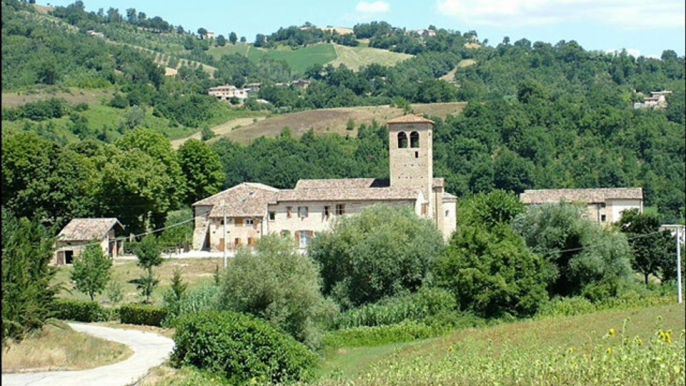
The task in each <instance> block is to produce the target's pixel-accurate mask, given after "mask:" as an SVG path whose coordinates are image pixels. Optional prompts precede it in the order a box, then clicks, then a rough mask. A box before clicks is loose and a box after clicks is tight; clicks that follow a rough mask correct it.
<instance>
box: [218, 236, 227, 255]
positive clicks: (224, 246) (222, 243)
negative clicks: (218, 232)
mask: <svg viewBox="0 0 686 386" xmlns="http://www.w3.org/2000/svg"><path fill="white" fill-rule="evenodd" d="M224 248H226V245H225V242H224V239H223V238H221V239H219V252H224Z"/></svg>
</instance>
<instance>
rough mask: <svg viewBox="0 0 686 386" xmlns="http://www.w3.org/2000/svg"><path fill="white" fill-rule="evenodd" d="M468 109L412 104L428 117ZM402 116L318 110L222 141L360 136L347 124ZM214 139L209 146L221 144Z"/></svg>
mask: <svg viewBox="0 0 686 386" xmlns="http://www.w3.org/2000/svg"><path fill="white" fill-rule="evenodd" d="M465 106H466V103H464V102H451V103H430V104H413V105H412V109H413V110H414V112H415V113H422V114H428V115H431V116H438V117H441V118H445V117H446V116H447V115H449V114H459V113H460V112H461V111H462V109H464V107H465ZM401 115H403V110H402V109H399V108H396V107H390V106H388V105H385V106H360V107H339V108H334V109H319V110H311V111H303V112H297V113H291V114H283V115H278V116H274V117H270V118H267V119H264V120H261V121H259V122H256V123H252V124H250V125H247V126H242V127H239V128H237V129H235V130H231V131H230V132H228V133H226V134H225V135H224V136H223V137H226V138H228V139H230V140H232V141H234V142H238V143H243V144H245V143H250V142H251V141H254V140H255V139H257V138H259V137H261V136H265V137H275V136H277V135H279V133H281V131H282V130H283V128H284V127H288V128H290V130H291V132H292V133H293V135H294V136H296V137H300V136H301V135H303V134H304V133H305V132H307V131H308V130H310V129H313V130H314V132H315V133H316V134H328V133H337V134H339V135H343V136H345V135H351V136H354V135H357V129H355V130H352V131H349V130H346V126H347V123H348V120H350V119H352V120H353V121H354V122H355V127H358V126H359V125H360V124H362V123H366V124H371V123H372V121H373V120H376V121H377V122H379V123H382V124H383V123H385V122H386V121H387V120H389V119H391V118H395V117H399V116H401ZM219 138H220V137H216V138H213V139H212V140H210V142H213V141H217V140H219Z"/></svg>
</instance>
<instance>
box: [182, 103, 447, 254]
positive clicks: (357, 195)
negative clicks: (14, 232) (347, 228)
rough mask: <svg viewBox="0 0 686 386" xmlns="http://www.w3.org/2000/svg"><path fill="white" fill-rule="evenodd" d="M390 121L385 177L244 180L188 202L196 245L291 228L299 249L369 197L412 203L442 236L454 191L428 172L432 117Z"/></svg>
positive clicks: (233, 242)
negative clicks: (292, 182) (281, 183)
mask: <svg viewBox="0 0 686 386" xmlns="http://www.w3.org/2000/svg"><path fill="white" fill-rule="evenodd" d="M388 126H389V131H388V135H389V152H390V154H389V163H390V177H391V178H390V181H389V180H379V179H374V178H353V179H326V180H300V181H298V183H297V184H296V186H295V188H293V189H276V188H273V187H271V186H267V185H264V184H258V183H250V182H246V183H242V184H240V185H237V186H234V187H232V188H230V189H227V190H225V191H223V192H220V193H217V194H215V195H213V196H210V197H207V198H205V199H203V200H200V201H198V202H196V203H194V204H193V210H194V214H195V229H194V233H193V249H194V250H210V251H223V250H224V249H225V248H228V249H235V248H237V247H239V246H245V245H248V246H251V245H254V244H255V242H256V241H257V240H258V239H259V238H260V237H261V236H262V235H266V234H270V233H277V234H281V235H292V236H293V237H294V239H295V241H296V243H297V245H298V247H299V248H306V247H307V245H308V243H309V241H310V240H311V238H312V237H314V236H315V235H316V233H317V232H322V231H325V230H328V229H329V228H330V227H331V224H332V223H333V221H334V219H336V218H337V217H339V216H346V215H352V214H355V213H359V212H361V211H362V210H363V209H364V208H366V207H368V206H371V205H374V204H387V205H398V206H409V207H411V208H412V209H413V210H414V211H415V213H417V215H419V216H421V217H424V218H427V219H431V220H432V221H433V222H434V224H436V227H437V228H438V229H439V230H440V231H441V233H442V234H443V236H444V237H445V238H446V239H447V238H448V237H450V235H451V234H452V233H453V232H454V231H455V228H456V222H457V217H456V210H457V198H456V197H455V196H454V195H452V194H450V193H448V192H446V191H445V190H444V180H443V178H434V177H433V161H432V156H433V142H432V141H433V139H432V129H433V122H432V121H430V120H428V119H426V118H423V117H420V116H416V115H406V116H403V117H400V118H396V119H393V120H390V121H388ZM224 219H226V224H224Z"/></svg>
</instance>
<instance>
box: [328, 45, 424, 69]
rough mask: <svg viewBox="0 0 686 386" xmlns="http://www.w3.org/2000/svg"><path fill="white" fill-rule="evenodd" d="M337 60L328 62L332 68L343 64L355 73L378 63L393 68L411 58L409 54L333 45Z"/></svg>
mask: <svg viewBox="0 0 686 386" xmlns="http://www.w3.org/2000/svg"><path fill="white" fill-rule="evenodd" d="M333 47H334V49H335V50H336V56H337V58H336V59H335V60H333V61H331V62H329V63H330V64H331V65H333V66H334V67H338V66H339V65H340V64H345V66H346V67H348V68H350V69H352V70H354V71H357V70H359V69H360V67H362V66H366V65H369V64H372V63H378V64H381V65H384V66H395V65H396V64H398V63H400V62H402V61H403V60H406V59H409V58H411V57H413V56H412V55H409V54H402V53H398V52H391V51H388V50H381V49H378V48H369V47H347V46H342V45H340V44H333Z"/></svg>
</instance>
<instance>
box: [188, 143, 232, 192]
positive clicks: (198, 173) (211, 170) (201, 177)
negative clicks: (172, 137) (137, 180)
mask: <svg viewBox="0 0 686 386" xmlns="http://www.w3.org/2000/svg"><path fill="white" fill-rule="evenodd" d="M178 158H179V164H180V165H181V170H182V171H183V174H184V176H185V179H186V182H187V195H186V199H185V202H186V203H187V204H188V205H190V204H192V203H194V202H196V201H198V200H200V199H203V198H205V197H209V196H211V195H213V194H215V193H217V192H219V189H220V188H221V187H222V183H223V182H224V171H223V170H222V164H221V162H220V161H219V155H217V153H215V152H214V151H213V150H212V149H211V148H210V147H209V146H208V145H207V144H206V143H204V142H201V141H198V140H196V139H191V140H188V141H186V142H185V143H184V144H183V145H181V147H180V148H179V150H178Z"/></svg>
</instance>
